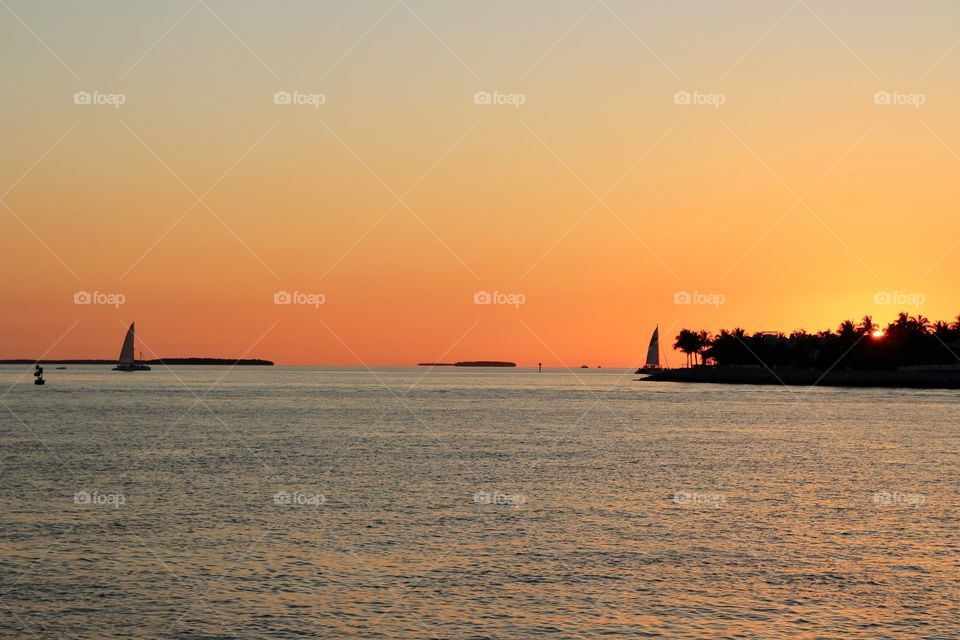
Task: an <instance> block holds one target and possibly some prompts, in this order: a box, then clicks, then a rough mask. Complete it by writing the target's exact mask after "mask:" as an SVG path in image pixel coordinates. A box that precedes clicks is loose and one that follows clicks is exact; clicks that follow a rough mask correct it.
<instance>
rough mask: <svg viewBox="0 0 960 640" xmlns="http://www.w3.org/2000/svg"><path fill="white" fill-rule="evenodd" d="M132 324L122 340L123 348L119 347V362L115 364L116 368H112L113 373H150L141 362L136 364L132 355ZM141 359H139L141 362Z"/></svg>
mask: <svg viewBox="0 0 960 640" xmlns="http://www.w3.org/2000/svg"><path fill="white" fill-rule="evenodd" d="M133 324H134V323H132V322H131V323H130V328H129V329H127V335H126V336H125V337H124V339H123V346H122V347H120V360H119V362H118V363H117V366H115V367H114V368H113V370H114V371H150V367H149V366H148V365H145V364H143V362H137V360H136V357H135V354H134V341H135V340H136V338H135V333H134V328H133ZM142 359H143V358H142V357H141V360H142Z"/></svg>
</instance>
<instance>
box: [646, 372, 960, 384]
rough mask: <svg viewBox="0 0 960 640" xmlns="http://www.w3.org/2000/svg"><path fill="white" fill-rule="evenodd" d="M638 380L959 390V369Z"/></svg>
mask: <svg viewBox="0 0 960 640" xmlns="http://www.w3.org/2000/svg"><path fill="white" fill-rule="evenodd" d="M640 380H641V381H642V382H686V383H693V384H753V385H789V386H794V385H796V386H807V387H809V386H819V387H881V388H903V389H960V371H885V370H884V371H824V370H821V369H788V368H782V369H776V368H775V369H772V370H771V369H767V368H762V367H756V368H752V367H751V368H746V367H744V368H725V367H696V368H692V369H665V370H663V371H658V372H656V373H652V374H649V375H648V376H647V377H646V378H640Z"/></svg>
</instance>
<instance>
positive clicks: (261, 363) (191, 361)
mask: <svg viewBox="0 0 960 640" xmlns="http://www.w3.org/2000/svg"><path fill="white" fill-rule="evenodd" d="M139 362H140V363H141V364H156V365H164V364H177V365H181V364H188V365H238V366H258V367H272V366H273V362H271V361H270V360H261V359H259V358H246V359H240V360H235V359H233V358H156V359H153V360H142V361H139ZM0 364H41V365H49V364H108V365H115V364H117V361H116V360H93V359H73V360H30V359H29V358H10V359H7V360H0Z"/></svg>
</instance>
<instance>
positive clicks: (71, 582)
mask: <svg viewBox="0 0 960 640" xmlns="http://www.w3.org/2000/svg"><path fill="white" fill-rule="evenodd" d="M24 370H25V367H13V366H4V367H0V394H4V395H3V397H2V401H0V637H4V638H7V637H11V638H12V637H25V638H31V637H33V638H58V637H59V638H141V637H142V638H183V639H187V638H190V639H193V638H645V637H662V638H957V637H960V609H958V602H960V499H958V489H960V473H958V472H960V468H958V461H960V457H958V444H960V424H958V414H960V411H958V409H960V394H958V393H957V392H955V391H949V392H948V391H935V390H922V391H918V390H870V389H825V388H824V389H812V390H809V389H805V388H790V389H787V388H783V387H741V386H712V385H700V386H698V385H690V386H684V385H678V384H670V383H643V382H638V381H636V379H637V376H634V375H632V374H630V373H629V372H623V371H613V370H583V371H580V370H578V371H574V372H567V371H545V372H543V373H537V372H536V371H530V370H492V369H473V370H466V369H450V368H439V369H435V370H425V369H422V368H421V369H417V368H405V369H400V368H397V369H374V370H365V369H324V368H280V367H278V368H259V367H249V368H244V367H238V368H235V369H228V368H226V367H174V368H170V369H164V368H157V367H155V368H154V370H153V371H151V372H143V373H141V372H138V373H121V372H111V371H108V370H107V368H106V367H82V366H71V367H69V368H68V369H67V370H63V371H58V370H55V369H54V368H53V367H48V368H47V378H48V383H47V385H46V386H45V387H35V386H34V385H33V384H32V378H31V376H30V375H29V374H27V375H22V374H23V373H24Z"/></svg>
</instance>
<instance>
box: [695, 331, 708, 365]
mask: <svg viewBox="0 0 960 640" xmlns="http://www.w3.org/2000/svg"><path fill="white" fill-rule="evenodd" d="M709 347H710V334H709V333H708V332H707V331H706V330H701V331H700V332H699V333H697V355H699V356H700V364H703V363H704V362H703V352H704V351H706V350H707V349H708V348H709Z"/></svg>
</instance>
